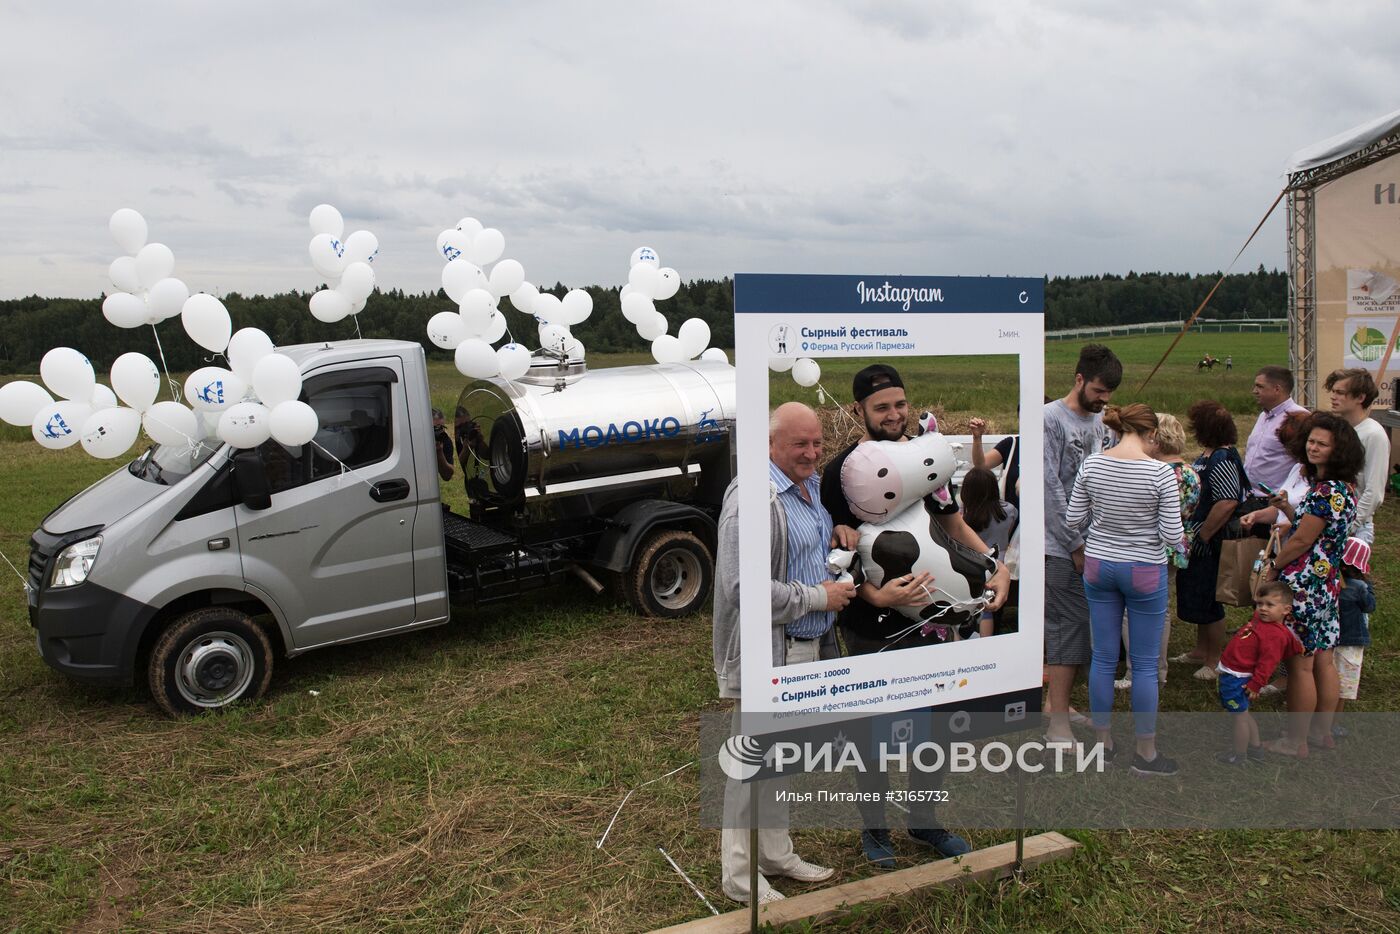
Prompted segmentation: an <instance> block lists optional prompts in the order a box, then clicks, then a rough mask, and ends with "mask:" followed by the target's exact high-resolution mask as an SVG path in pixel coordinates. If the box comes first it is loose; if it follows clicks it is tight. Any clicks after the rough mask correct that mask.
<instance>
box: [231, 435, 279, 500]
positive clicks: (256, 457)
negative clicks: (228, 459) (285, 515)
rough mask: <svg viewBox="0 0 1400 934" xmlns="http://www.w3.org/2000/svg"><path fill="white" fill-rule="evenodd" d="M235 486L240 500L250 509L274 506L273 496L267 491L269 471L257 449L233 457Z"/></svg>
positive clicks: (240, 452)
mask: <svg viewBox="0 0 1400 934" xmlns="http://www.w3.org/2000/svg"><path fill="white" fill-rule="evenodd" d="M233 485H234V488H235V489H237V490H238V500H239V502H241V503H242V504H243V505H244V506H247V507H248V508H249V509H267V508H269V507H271V506H272V494H271V493H269V492H268V491H267V469H266V468H265V467H263V462H262V456H261V455H260V454H258V451H257V448H248V449H245V450H242V451H239V452H238V453H237V454H234V455H233Z"/></svg>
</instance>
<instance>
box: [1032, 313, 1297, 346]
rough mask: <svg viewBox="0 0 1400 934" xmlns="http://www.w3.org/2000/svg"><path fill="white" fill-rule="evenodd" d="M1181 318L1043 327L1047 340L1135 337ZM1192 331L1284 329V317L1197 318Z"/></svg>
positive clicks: (1168, 329)
mask: <svg viewBox="0 0 1400 934" xmlns="http://www.w3.org/2000/svg"><path fill="white" fill-rule="evenodd" d="M1184 324H1186V322H1185V321H1149V322H1147V323H1145V324H1115V325H1110V326H1106V327H1098V328H1069V329H1067V330H1064V331H1046V332H1045V339H1046V340H1048V341H1069V340H1087V339H1090V338H1095V337H1136V336H1137V335H1139V334H1176V333H1177V332H1179V331H1180V330H1181V328H1182V326H1183V325H1184ZM1191 330H1192V331H1193V332H1194V333H1198V334H1205V333H1222V332H1229V333H1238V332H1242V331H1249V332H1251V333H1255V332H1257V333H1265V334H1267V333H1280V332H1282V333H1287V332H1288V319H1287V318H1228V319H1226V318H1219V319H1217V318H1197V319H1196V323H1195V324H1193V325H1191Z"/></svg>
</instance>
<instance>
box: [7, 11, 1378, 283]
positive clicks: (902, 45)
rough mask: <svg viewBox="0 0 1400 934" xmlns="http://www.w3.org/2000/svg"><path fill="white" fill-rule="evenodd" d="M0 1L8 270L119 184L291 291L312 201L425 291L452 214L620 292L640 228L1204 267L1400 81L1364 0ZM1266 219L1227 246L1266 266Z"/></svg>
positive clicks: (196, 246)
mask: <svg viewBox="0 0 1400 934" xmlns="http://www.w3.org/2000/svg"><path fill="white" fill-rule="evenodd" d="M1327 6H1330V7H1331V9H1330V10H1327V9H1325V8H1326V7H1327ZM195 10H198V11H199V12H195ZM449 11H451V12H449ZM0 24H3V27H4V28H3V30H0V36H3V38H2V39H0V43H3V48H4V55H3V56H0V87H3V88H4V94H3V97H0V160H3V162H0V164H3V167H4V171H3V173H0V219H2V220H3V222H0V297H13V296H16V295H27V294H33V293H38V294H41V295H73V296H96V295H98V294H100V293H101V292H102V291H103V290H104V289H110V286H109V284H108V283H107V275H106V272H107V266H108V264H109V263H110V262H111V260H112V259H114V258H115V257H116V256H117V255H118V250H117V247H116V246H115V244H114V243H113V242H112V240H111V238H110V236H109V235H108V232H107V219H108V217H109V216H110V215H111V213H112V212H113V211H114V210H116V209H117V208H119V207H132V208H135V209H137V210H138V211H140V212H141V213H142V214H144V215H145V217H146V219H147V220H148V221H149V223H150V229H151V239H152V240H153V241H160V242H163V243H165V244H167V245H169V246H170V247H171V249H173V250H174V252H175V257H176V275H177V276H179V277H181V278H183V279H185V281H186V282H187V283H188V284H189V285H190V287H191V288H192V289H193V290H205V291H211V292H215V293H216V294H223V293H225V292H228V291H239V292H243V293H253V292H264V293H267V292H275V291H281V290H285V289H291V288H298V289H310V288H312V287H314V285H315V283H316V278H315V276H314V274H313V272H312V270H311V266H310V262H309V260H308V257H307V252H306V245H307V242H308V241H309V239H310V237H311V232H310V229H309V227H308V226H307V215H308V213H309V211H310V209H311V208H312V207H313V206H314V205H316V204H317V203H319V202H322V201H328V202H330V203H332V204H334V205H336V206H337V207H339V208H340V210H341V211H342V212H343V213H344V215H345V217H346V221H347V225H348V226H347V233H348V232H349V231H350V230H354V229H357V228H360V227H363V228H367V229H369V230H371V231H373V232H374V233H375V234H376V235H377V236H378V237H379V240H380V245H381V248H380V255H379V257H378V259H377V260H376V261H375V270H376V274H377V277H378V281H379V284H380V286H381V287H401V288H404V289H407V290H410V291H417V290H422V289H430V288H436V287H437V285H438V283H439V275H440V271H441V267H442V260H441V258H440V257H439V256H437V255H436V253H435V251H434V241H435V239H436V236H437V234H438V232H439V231H440V230H442V229H443V228H444V227H450V226H453V225H455V223H456V222H457V220H458V218H460V217H462V216H464V215H471V216H475V217H477V218H480V219H481V220H482V221H483V222H485V223H486V224H487V225H488V226H494V227H498V228H500V229H501V230H502V231H503V232H504V234H505V237H506V255H507V256H512V257H514V258H516V259H518V260H520V261H521V262H522V263H523V264H524V266H525V270H526V277H527V278H528V279H530V280H531V281H536V282H542V283H546V284H552V283H554V282H555V281H562V282H564V283H565V284H568V285H575V286H576V285H589V284H602V285H616V284H620V283H622V282H623V281H625V278H626V274H627V260H628V256H629V255H630V253H631V251H632V250H633V248H635V247H637V246H640V245H643V244H646V245H650V246H652V247H654V248H655V249H656V250H657V251H658V252H659V253H660V255H661V260H662V262H663V263H664V264H666V265H671V266H674V267H676V268H677V269H678V270H679V271H680V273H681V275H682V277H683V278H685V279H690V278H693V277H699V276H704V277H717V276H721V275H727V274H730V273H733V272H736V271H751V272H843V273H862V274H870V273H877V274H894V273H906V274H941V275H981V274H1011V275H1028V276H1039V275H1072V274H1084V273H1098V272H1115V273H1122V272H1126V271H1128V270H1130V269H1135V270H1139V271H1146V270H1172V271H1190V272H1207V271H1212V270H1216V269H1220V268H1222V267H1223V266H1224V265H1225V264H1226V263H1228V262H1229V260H1230V258H1231V257H1232V256H1233V255H1234V253H1235V250H1236V249H1237V248H1238V247H1239V245H1240V244H1241V243H1242V242H1243V240H1244V238H1245V237H1246V236H1247V235H1248V233H1249V231H1250V230H1251V229H1253V227H1254V225H1255V223H1257V222H1258V220H1259V218H1260V217H1261V216H1262V214H1263V212H1264V211H1265V210H1266V209H1267V208H1268V206H1269V204H1270V202H1271V201H1272V200H1273V198H1274V196H1275V195H1276V194H1277V192H1278V190H1279V189H1280V187H1281V185H1282V183H1283V178H1282V175H1281V170H1282V167H1283V165H1284V163H1285V162H1286V160H1287V158H1288V156H1289V155H1290V154H1291V153H1292V152H1293V151H1294V150H1296V149H1299V148H1301V147H1303V146H1306V145H1308V144H1311V143H1314V142H1316V141H1318V140H1320V139H1323V138H1325V137H1328V136H1331V135H1333V134H1335V133H1338V132H1340V131H1342V130H1345V129H1347V128H1348V127H1351V126H1353V125H1355V124H1358V123H1362V122H1364V121H1366V120H1368V119H1370V118H1372V117H1376V116H1379V115H1381V114H1384V113H1387V112H1389V111H1392V110H1395V109H1396V108H1397V107H1400V59H1397V57H1396V56H1395V54H1394V43H1395V33H1396V29H1395V27H1396V26H1397V25H1400V17H1397V15H1396V13H1395V8H1394V6H1393V4H1392V3H1386V2H1372V0H1351V2H1347V3H1345V4H1341V3H1338V4H1331V5H1324V4H1318V3H1315V2H1311V3H1301V2H1292V0H1283V2H1278V0H1271V2H1232V3H1229V4H1219V3H1209V2H1180V3H1169V4H1139V3H1130V2H1116V3H1113V2H1107V0H1077V2H1074V0H1062V2H1058V3H1032V2H1003V3H972V2H965V3H951V2H914V0H908V2H905V0H894V2H876V0H871V2H847V3H839V2H827V0H806V2H801V3H798V2H773V3H767V2H747V3H726V2H710V3H706V4H699V3H691V4H680V3H669V4H661V3H652V4H604V3H588V4H583V3H551V2H528V0H516V2H514V3H511V4H509V5H507V4H485V3H479V2H478V3H472V2H466V3H458V4H445V3H433V4H427V3H421V4H409V3H402V2H401V3H397V4H384V3H360V2H355V0H344V2H338V3H333V4H330V3H328V4H314V5H313V4H309V3H295V4H289V3H261V2H242V3H237V4H224V5H220V6H215V5H213V4H203V3H201V4H190V3H184V2H153V0H148V2H145V3H142V4H140V5H135V4H115V3H110V2H109V3H100V4H99V3H89V2H81V0H80V2H69V3H63V4H55V3H42V4H41V3H33V2H15V0H11V2H9V3H6V4H5V9H4V12H3V13H0ZM1281 215H1282V207H1280V209H1279V211H1278V212H1277V213H1276V216H1275V218H1274V219H1273V220H1272V221H1270V223H1269V225H1268V226H1267V227H1266V228H1265V230H1264V231H1263V232H1261V234H1260V235H1259V238H1258V239H1257V240H1256V245H1254V246H1252V247H1251V248H1250V250H1249V251H1248V252H1247V253H1246V255H1245V257H1244V258H1243V259H1242V260H1241V263H1240V266H1239V267H1237V268H1252V267H1254V266H1257V265H1258V264H1260V263H1263V264H1265V265H1266V266H1269V267H1280V268H1282V267H1284V266H1285V259H1284V232H1283V224H1282V218H1281Z"/></svg>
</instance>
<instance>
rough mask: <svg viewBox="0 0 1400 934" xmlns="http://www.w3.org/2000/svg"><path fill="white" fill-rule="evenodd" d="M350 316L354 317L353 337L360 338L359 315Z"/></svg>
mask: <svg viewBox="0 0 1400 934" xmlns="http://www.w3.org/2000/svg"><path fill="white" fill-rule="evenodd" d="M352 317H353V318H354V319H355V339H356V340H362V338H361V336H360V316H359V315H352Z"/></svg>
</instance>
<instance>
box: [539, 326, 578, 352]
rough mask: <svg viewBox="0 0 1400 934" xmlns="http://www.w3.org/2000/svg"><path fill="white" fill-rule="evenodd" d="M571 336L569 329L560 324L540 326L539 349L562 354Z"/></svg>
mask: <svg viewBox="0 0 1400 934" xmlns="http://www.w3.org/2000/svg"><path fill="white" fill-rule="evenodd" d="M572 339H573V335H572V334H570V333H569V329H568V328H566V327H564V326H563V325H562V324H547V323H546V324H541V325H540V347H542V348H544V349H545V350H552V351H554V352H556V353H563V352H564V351H565V350H566V349H567V348H568V346H569V341H570V340H572Z"/></svg>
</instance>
